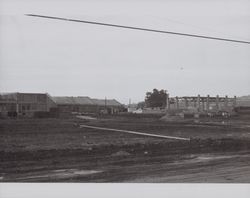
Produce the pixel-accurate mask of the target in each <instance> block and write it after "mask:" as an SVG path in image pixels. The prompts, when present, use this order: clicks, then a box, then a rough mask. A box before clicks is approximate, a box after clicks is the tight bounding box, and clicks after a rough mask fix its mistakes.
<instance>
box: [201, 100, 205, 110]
mask: <svg viewBox="0 0 250 198" xmlns="http://www.w3.org/2000/svg"><path fill="white" fill-rule="evenodd" d="M201 102H202V111H203V112H204V111H205V103H204V98H202V99H201Z"/></svg>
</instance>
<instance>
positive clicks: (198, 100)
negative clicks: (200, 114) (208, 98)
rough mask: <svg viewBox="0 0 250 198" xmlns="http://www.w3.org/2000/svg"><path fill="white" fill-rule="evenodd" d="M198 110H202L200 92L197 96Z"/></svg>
mask: <svg viewBox="0 0 250 198" xmlns="http://www.w3.org/2000/svg"><path fill="white" fill-rule="evenodd" d="M197 104H198V111H200V94H199V95H198V97H197Z"/></svg>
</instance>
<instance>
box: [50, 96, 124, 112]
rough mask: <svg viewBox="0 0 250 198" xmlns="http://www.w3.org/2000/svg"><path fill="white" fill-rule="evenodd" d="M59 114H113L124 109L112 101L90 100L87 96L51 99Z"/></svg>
mask: <svg viewBox="0 0 250 198" xmlns="http://www.w3.org/2000/svg"><path fill="white" fill-rule="evenodd" d="M53 100H54V102H55V103H56V104H57V107H58V111H59V112H60V113H71V112H78V113H109V114H114V113H118V112H120V111H122V110H123V109H124V107H123V105H122V104H121V103H119V102H118V101H116V100H114V99H112V100H109V99H92V98H90V97H87V96H77V97H66V96H60V97H53Z"/></svg>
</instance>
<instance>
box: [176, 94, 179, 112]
mask: <svg viewBox="0 0 250 198" xmlns="http://www.w3.org/2000/svg"><path fill="white" fill-rule="evenodd" d="M176 109H179V98H178V96H176Z"/></svg>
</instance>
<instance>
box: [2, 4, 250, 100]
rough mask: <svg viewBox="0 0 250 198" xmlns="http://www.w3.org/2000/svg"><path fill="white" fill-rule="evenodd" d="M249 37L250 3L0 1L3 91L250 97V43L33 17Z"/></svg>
mask: <svg viewBox="0 0 250 198" xmlns="http://www.w3.org/2000/svg"><path fill="white" fill-rule="evenodd" d="M27 13H32V14H41V15H51V16H58V17H69V18H74V19H81V20H91V21H98V22H104V23H115V24H121V25H128V26H139V27H144V28H154V29H159V30H166V31H177V32H185V33H191V34H202V35H208V36H216V37H225V38H230V39H239V40H248V41H250V1H248V0H237V1H236V0H189V1H188V0H126V1H125V0H124V1H122V0H100V1H98V0H23V1H19V0H0V92H15V91H19V92H48V93H50V94H51V95H54V96H78V95H80V96H90V97H93V98H105V96H106V97H107V98H115V99H117V100H118V101H120V102H122V103H128V101H129V98H131V100H132V102H138V101H142V100H144V97H145V93H146V92H147V91H150V90H152V89H153V88H158V89H166V90H168V92H169V93H170V95H172V96H176V95H178V96H184V95H197V94H201V95H207V94H210V95H217V94H219V95H225V94H227V95H229V96H233V95H237V96H241V95H249V94H250V45H247V44H239V43H229V42H222V41H214V40H204V39H198V38H190V37H181V36H175V35H167V34H158V33H150V32H142V31H135V30H126V29H118V28H111V27H104V26H95V25H88V24H81V23H73V22H66V21H57V20H49V19H42V18H34V17H28V16H25V15H24V14H27Z"/></svg>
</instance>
